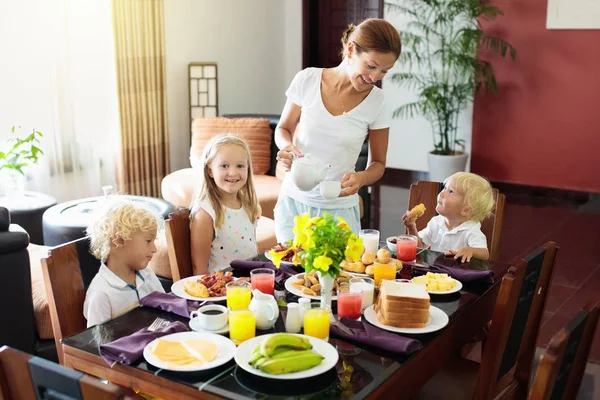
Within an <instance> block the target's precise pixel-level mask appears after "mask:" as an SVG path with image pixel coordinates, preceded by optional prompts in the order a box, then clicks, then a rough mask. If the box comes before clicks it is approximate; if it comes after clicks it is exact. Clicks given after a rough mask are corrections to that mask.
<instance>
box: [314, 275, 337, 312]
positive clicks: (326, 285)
mask: <svg viewBox="0 0 600 400" xmlns="http://www.w3.org/2000/svg"><path fill="white" fill-rule="evenodd" d="M317 276H318V277H319V284H320V285H321V307H327V308H328V309H329V310H331V297H332V293H331V291H332V290H333V281H334V278H333V276H331V275H329V274H321V271H317Z"/></svg>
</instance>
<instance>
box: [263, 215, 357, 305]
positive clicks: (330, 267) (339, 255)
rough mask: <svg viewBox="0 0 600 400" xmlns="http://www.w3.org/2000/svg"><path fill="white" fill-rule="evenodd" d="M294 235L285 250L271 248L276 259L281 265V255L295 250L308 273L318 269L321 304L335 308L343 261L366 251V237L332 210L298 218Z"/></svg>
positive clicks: (276, 262) (295, 261)
mask: <svg viewBox="0 0 600 400" xmlns="http://www.w3.org/2000/svg"><path fill="white" fill-rule="evenodd" d="M293 233H294V239H292V240H291V241H290V243H289V244H290V247H289V248H288V249H286V250H282V251H279V252H277V251H271V252H270V255H271V257H272V258H273V263H274V264H275V265H276V266H277V267H279V265H280V263H281V259H282V258H283V257H285V255H286V254H288V253H289V252H291V251H294V252H295V253H294V254H295V255H294V259H293V260H292V262H293V263H294V264H301V265H302V267H303V268H304V270H305V271H306V272H307V273H308V272H310V271H312V270H313V269H314V270H316V271H317V276H318V277H319V283H320V285H321V306H325V307H329V308H331V297H332V290H333V285H334V280H335V278H336V277H337V276H338V275H339V274H340V272H341V270H342V267H341V266H340V264H341V263H342V261H344V260H347V261H349V262H357V261H359V260H360V257H361V256H362V253H363V250H364V249H363V243H362V238H359V237H358V236H357V235H356V234H354V233H353V232H352V231H351V230H350V226H349V225H348V223H347V222H346V221H345V220H344V219H343V218H342V217H337V218H334V217H333V215H331V214H330V213H328V212H324V213H323V216H319V217H311V216H310V215H309V214H308V213H304V214H302V215H297V216H296V217H295V218H294V230H293Z"/></svg>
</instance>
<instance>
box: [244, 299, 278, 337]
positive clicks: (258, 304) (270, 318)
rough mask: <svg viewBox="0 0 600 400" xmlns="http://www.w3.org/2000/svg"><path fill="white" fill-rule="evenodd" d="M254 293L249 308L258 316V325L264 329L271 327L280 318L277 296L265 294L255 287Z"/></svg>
mask: <svg viewBox="0 0 600 400" xmlns="http://www.w3.org/2000/svg"><path fill="white" fill-rule="evenodd" d="M252 294H253V296H252V301H250V305H249V306H248V308H249V309H250V311H252V312H253V313H254V315H255V316H256V327H257V328H258V329H263V330H265V329H271V328H272V327H273V325H275V322H276V321H277V318H279V307H278V306H277V301H276V300H275V297H273V296H272V295H270V294H264V293H263V292H261V291H260V290H258V289H254V290H253V291H252Z"/></svg>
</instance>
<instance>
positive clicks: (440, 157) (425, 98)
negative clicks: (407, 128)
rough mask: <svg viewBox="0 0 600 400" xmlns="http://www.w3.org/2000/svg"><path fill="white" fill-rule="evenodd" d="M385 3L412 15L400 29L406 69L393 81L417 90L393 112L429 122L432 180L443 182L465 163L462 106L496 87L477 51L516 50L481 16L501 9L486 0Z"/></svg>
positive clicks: (513, 52)
mask: <svg viewBox="0 0 600 400" xmlns="http://www.w3.org/2000/svg"><path fill="white" fill-rule="evenodd" d="M386 6H387V7H388V10H389V11H391V12H393V13H400V14H402V15H403V16H404V17H407V20H408V21H409V22H407V23H406V24H405V26H404V28H405V29H400V30H399V33H400V36H401V38H402V43H403V49H402V54H401V56H400V63H401V64H402V66H404V67H405V70H404V71H403V72H398V73H395V74H393V75H392V81H393V82H396V83H398V84H399V85H400V86H401V87H404V88H406V89H409V90H411V91H414V92H416V94H417V99H416V100H415V101H413V102H410V103H406V104H403V105H401V106H400V107H398V108H397V109H396V110H395V111H394V114H393V117H394V118H397V117H400V118H412V117H414V116H416V115H422V116H423V117H425V118H426V119H427V120H428V121H429V122H430V124H431V127H432V130H433V145H434V150H433V151H431V152H430V153H429V155H428V164H429V173H430V177H431V180H433V181H439V182H441V181H443V180H444V179H445V178H446V177H448V176H450V175H452V174H453V173H454V172H458V171H464V169H465V167H466V162H467V157H468V154H466V153H465V151H464V150H465V140H464V139H463V138H461V137H460V136H459V130H458V118H459V115H460V112H461V111H462V110H464V109H465V108H466V106H467V105H468V104H470V103H471V102H472V101H473V98H474V95H475V93H477V92H478V91H479V90H480V89H482V88H483V89H484V90H485V91H492V92H494V93H495V92H496V90H497V84H496V78H495V76H494V70H493V68H492V65H491V64H490V63H489V62H487V61H485V60H482V59H480V58H478V57H477V54H478V52H479V51H480V50H485V51H488V50H489V51H492V52H495V53H497V54H499V55H500V56H502V57H503V58H505V57H507V56H509V57H510V59H512V60H513V61H514V60H515V58H516V50H515V49H514V48H513V47H512V46H511V45H510V44H509V43H507V42H505V41H504V40H502V39H501V38H498V37H494V36H490V35H486V34H485V32H484V31H483V29H482V25H481V21H483V20H491V19H495V18H496V17H497V16H498V15H502V12H501V11H500V10H499V9H498V8H497V7H494V6H492V5H490V4H489V2H488V1H486V0H398V1H396V2H390V3H386Z"/></svg>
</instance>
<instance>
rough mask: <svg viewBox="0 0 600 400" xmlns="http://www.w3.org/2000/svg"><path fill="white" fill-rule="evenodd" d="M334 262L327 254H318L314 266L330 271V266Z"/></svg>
mask: <svg viewBox="0 0 600 400" xmlns="http://www.w3.org/2000/svg"><path fill="white" fill-rule="evenodd" d="M332 262H333V260H332V259H331V258H329V257H327V256H318V257H317V258H315V260H314V262H313V266H314V267H315V268H316V269H318V270H321V271H323V272H327V271H329V266H330V265H331V263H332Z"/></svg>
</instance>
